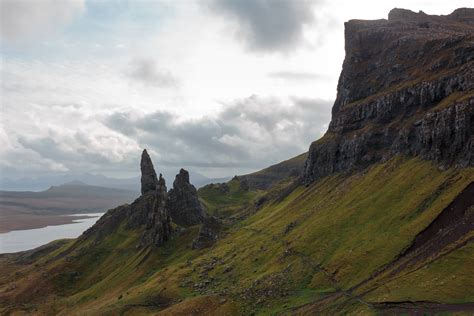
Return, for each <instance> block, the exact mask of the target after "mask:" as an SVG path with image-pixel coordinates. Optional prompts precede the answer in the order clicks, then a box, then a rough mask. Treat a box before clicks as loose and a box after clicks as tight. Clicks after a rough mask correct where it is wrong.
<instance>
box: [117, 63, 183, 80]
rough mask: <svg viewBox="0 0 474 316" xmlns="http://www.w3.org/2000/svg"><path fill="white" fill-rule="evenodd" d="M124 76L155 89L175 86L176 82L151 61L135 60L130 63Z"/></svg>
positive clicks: (169, 73)
mask: <svg viewBox="0 0 474 316" xmlns="http://www.w3.org/2000/svg"><path fill="white" fill-rule="evenodd" d="M125 73H126V75H127V76H128V77H129V78H131V79H133V80H138V81H139V82H141V83H144V84H147V85H150V86H156V87H173V86H177V84H178V81H177V79H176V78H175V77H174V76H173V74H172V73H171V72H169V71H167V70H163V69H159V68H158V66H157V64H156V63H155V61H153V60H152V59H137V60H134V61H132V62H131V63H130V65H129V69H128V70H126V72H125Z"/></svg>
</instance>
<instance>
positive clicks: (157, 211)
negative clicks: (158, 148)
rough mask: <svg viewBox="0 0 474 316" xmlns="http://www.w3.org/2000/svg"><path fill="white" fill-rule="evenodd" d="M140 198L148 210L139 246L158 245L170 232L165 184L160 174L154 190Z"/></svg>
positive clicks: (165, 239) (166, 238)
mask: <svg viewBox="0 0 474 316" xmlns="http://www.w3.org/2000/svg"><path fill="white" fill-rule="evenodd" d="M142 198H143V200H144V202H145V203H146V207H145V209H147V210H148V211H147V212H146V214H144V217H146V219H145V220H146V221H145V232H144V233H143V235H142V237H141V239H140V244H139V246H142V247H143V246H149V245H155V246H159V245H161V244H162V243H163V242H165V241H167V240H168V238H169V236H170V234H171V219H170V216H169V214H168V210H167V209H166V199H167V194H166V184H165V180H164V179H163V177H162V175H161V174H160V178H159V180H158V184H157V188H156V190H155V191H150V192H148V193H146V194H144V195H142Z"/></svg>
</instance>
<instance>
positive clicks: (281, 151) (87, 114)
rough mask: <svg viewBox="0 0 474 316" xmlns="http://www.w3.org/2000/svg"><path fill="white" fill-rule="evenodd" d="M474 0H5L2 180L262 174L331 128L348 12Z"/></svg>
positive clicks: (380, 14)
mask: <svg viewBox="0 0 474 316" xmlns="http://www.w3.org/2000/svg"><path fill="white" fill-rule="evenodd" d="M471 2H472V1H471V0H455V1H449V2H447V1H443V0H432V1H429V2H427V1H425V0H390V1H375V0H361V1H357V2H356V1H344V0H334V1H322V0H317V1H305V0H295V1H293V0H291V1H282V0H273V1H271V0H254V1H250V0H241V1H237V0H220V1H217V0H208V1H192V0H188V1H165V0H161V1H138V0H137V1H135V0H121V1H99V0H63V1H59V0H37V1H36V0H2V1H0V5H1V31H0V36H1V38H2V40H1V41H0V45H1V47H0V48H1V54H2V56H1V59H2V60H1V63H0V79H1V80H0V98H1V99H0V104H1V115H0V173H1V174H0V177H11V178H21V177H24V176H27V177H34V176H38V175H41V174H51V175H52V174H57V173H63V174H64V173H68V174H70V173H80V172H93V173H104V174H106V175H108V176H112V177H113V176H136V175H137V174H138V171H139V164H138V160H139V156H140V153H141V150H142V149H143V148H144V147H146V148H148V149H149V150H150V151H151V154H152V157H153V159H154V161H156V164H155V165H156V166H157V169H158V170H161V169H164V168H165V167H168V169H169V170H177V169H178V168H180V167H186V168H188V169H190V171H194V172H200V173H202V174H204V175H206V176H210V177H223V176H232V175H234V174H241V173H247V172H251V171H257V170H258V169H260V168H263V167H266V166H268V165H270V164H273V163H276V162H278V161H281V160H284V159H288V158H290V157H292V156H294V155H297V154H300V153H302V152H305V151H306V150H307V149H308V146H309V144H310V143H311V142H312V141H314V140H315V139H317V138H318V137H320V136H321V135H322V134H323V133H324V131H325V130H326V128H327V124H328V123H329V120H330V113H331V104H332V101H331V100H334V99H335V97H336V86H337V80H338V76H339V73H340V71H341V65H342V61H343V58H344V29H343V25H344V24H343V23H344V21H347V20H348V19H351V18H361V19H380V18H385V17H386V16H387V14H388V12H389V11H390V9H392V8H393V7H405V8H408V9H411V10H414V11H418V10H423V11H425V12H427V13H430V14H448V13H450V12H452V11H453V10H454V9H455V8H458V7H463V6H469V5H472V3H471ZM203 3H204V4H206V5H203ZM321 39H324V40H321ZM173 172H174V171H173ZM0 180H1V179H0Z"/></svg>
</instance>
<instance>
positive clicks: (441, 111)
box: [304, 9, 474, 184]
mask: <svg viewBox="0 0 474 316" xmlns="http://www.w3.org/2000/svg"><path fill="white" fill-rule="evenodd" d="M345 46H346V57H345V60H344V64H343V70H342V72H341V75H340V78H339V83H338V94H337V98H336V101H335V103H334V106H333V110H332V120H331V123H330V126H329V129H328V131H327V133H326V134H325V136H324V137H323V138H322V139H320V140H318V141H316V142H314V143H313V144H311V146H310V149H309V154H308V159H307V160H306V163H305V168H304V181H305V183H306V184H309V183H311V182H313V181H315V180H316V179H318V178H320V177H323V176H326V175H329V174H331V173H333V172H340V171H342V172H344V171H350V170H353V169H358V168H364V167H367V166H369V165H371V164H373V163H375V162H378V161H384V160H387V159H389V158H391V157H393V156H394V155H397V154H406V155H412V156H420V157H422V158H423V159H429V160H433V161H435V162H436V163H437V164H438V165H439V166H440V167H442V168H447V167H450V166H455V167H467V166H472V165H474V154H473V153H474V131H473V129H474V77H473V75H474V9H458V10H456V11H454V12H453V13H452V14H450V15H447V16H430V15H426V14H424V13H423V12H420V13H414V12H411V11H408V10H401V9H394V10H392V11H391V12H390V13H389V17H388V20H375V21H362V20H351V21H349V22H347V23H346V24H345Z"/></svg>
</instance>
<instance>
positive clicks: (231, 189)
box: [198, 178, 259, 216]
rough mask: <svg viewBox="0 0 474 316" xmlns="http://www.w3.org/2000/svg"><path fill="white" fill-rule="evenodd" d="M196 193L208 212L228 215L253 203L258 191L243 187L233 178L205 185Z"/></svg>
mask: <svg viewBox="0 0 474 316" xmlns="http://www.w3.org/2000/svg"><path fill="white" fill-rule="evenodd" d="M198 194H199V198H200V200H201V203H203V204H204V206H205V208H206V212H207V213H208V214H210V215H217V216H230V215H232V214H234V213H236V212H238V211H241V210H243V209H245V208H247V207H249V206H251V205H253V203H254V202H255V198H256V197H257V196H258V195H259V191H258V190H252V189H245V188H243V187H242V186H241V180H240V179H236V178H234V179H232V180H231V181H229V182H227V183H220V184H209V185H206V186H205V187H202V188H200V189H199V191H198Z"/></svg>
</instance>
